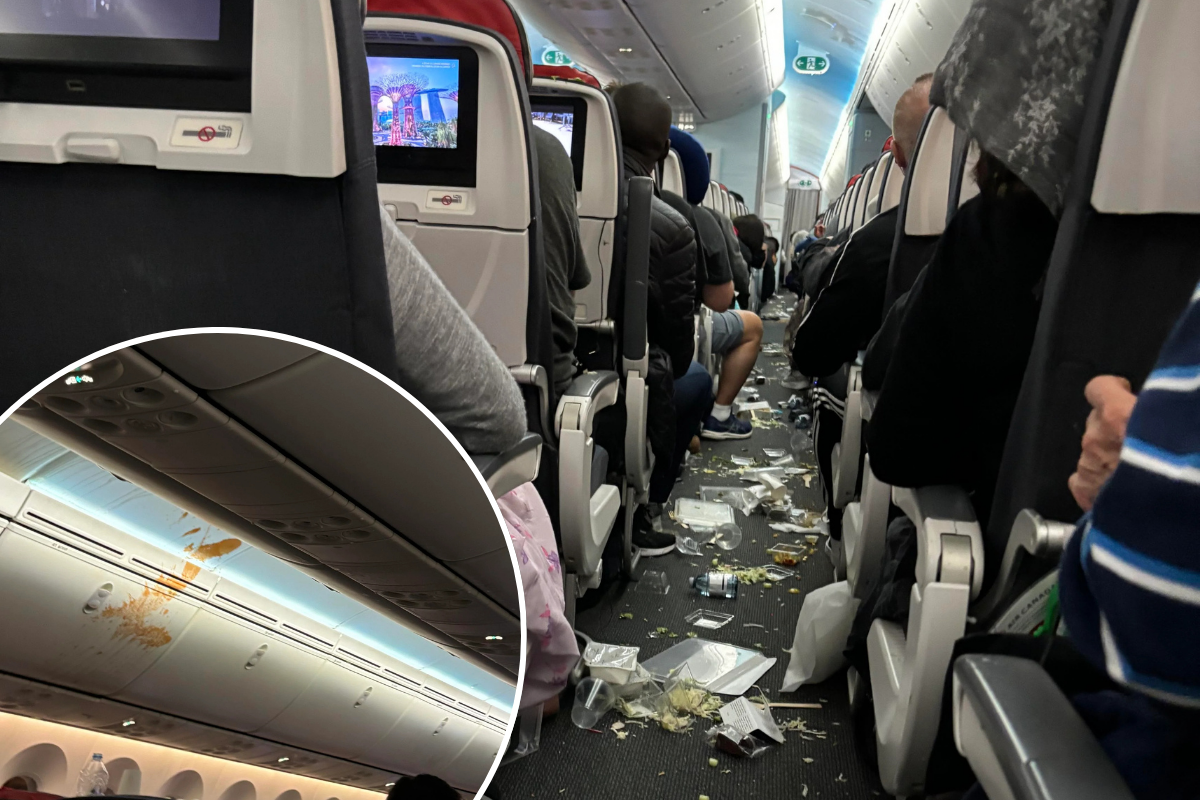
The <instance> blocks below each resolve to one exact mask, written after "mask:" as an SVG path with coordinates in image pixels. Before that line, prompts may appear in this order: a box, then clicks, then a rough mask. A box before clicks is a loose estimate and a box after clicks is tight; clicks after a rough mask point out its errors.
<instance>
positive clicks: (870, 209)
mask: <svg viewBox="0 0 1200 800" xmlns="http://www.w3.org/2000/svg"><path fill="white" fill-rule="evenodd" d="M891 166H892V154H891V153H884V154H883V155H881V156H880V157H879V160H878V161H876V162H875V174H874V176H872V179H871V191H869V192H868V193H867V202H866V205H865V206H864V207H863V224H866V223H868V222H870V221H871V220H873V219H875V217H877V216H878V215H879V200H880V198H881V197H882V196H883V187H884V184H886V183H887V178H888V171H889V170H890V169H891Z"/></svg>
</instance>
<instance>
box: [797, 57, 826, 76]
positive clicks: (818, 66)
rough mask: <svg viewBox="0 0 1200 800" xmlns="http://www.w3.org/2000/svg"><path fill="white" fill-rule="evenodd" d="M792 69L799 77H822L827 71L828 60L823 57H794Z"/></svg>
mask: <svg viewBox="0 0 1200 800" xmlns="http://www.w3.org/2000/svg"><path fill="white" fill-rule="evenodd" d="M792 68H793V69H795V70H796V72H799V73H800V74H801V75H824V74H825V73H826V72H828V71H829V59H827V58H825V56H806V55H799V56H796V60H795V61H793V62H792Z"/></svg>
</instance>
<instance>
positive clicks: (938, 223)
mask: <svg viewBox="0 0 1200 800" xmlns="http://www.w3.org/2000/svg"><path fill="white" fill-rule="evenodd" d="M953 160H954V123H953V122H951V121H950V116H949V115H948V114H947V113H946V110H945V109H944V108H940V107H934V108H933V109H931V110H930V111H929V114H928V115H927V116H926V118H925V124H924V125H923V127H922V128H921V135H920V137H919V138H918V139H917V147H916V150H915V152H914V153H913V157H912V163H911V164H910V165H909V168H908V195H907V200H906V201H905V209H904V211H902V212H901V213H902V214H903V215H904V232H905V234H907V235H909V236H941V235H942V231H943V230H945V228H946V206H947V204H948V203H949V196H950V172H951V166H952V164H953Z"/></svg>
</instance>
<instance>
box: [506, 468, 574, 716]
mask: <svg viewBox="0 0 1200 800" xmlns="http://www.w3.org/2000/svg"><path fill="white" fill-rule="evenodd" d="M497 503H498V504H499V506H500V513H501V514H503V515H504V521H505V522H506V523H508V535H509V537H510V538H511V539H512V542H513V549H514V550H515V551H516V554H517V565H518V566H519V567H520V570H521V582H522V584H523V588H524V591H525V616H526V619H525V626H526V629H527V631H528V634H529V635H528V642H527V645H528V647H527V651H526V662H525V684H524V687H523V689H522V692H521V708H529V707H531V706H536V705H539V704H541V703H544V702H546V701H547V700H549V699H550V698H551V697H554V696H555V695H557V694H558V693H559V692H561V691H562V690H563V689H564V688H565V687H566V685H567V675H568V674H569V673H570V671H571V669H572V668H573V667H574V666H575V662H576V661H578V659H579V644H578V643H577V642H576V641H575V632H574V631H572V630H571V626H570V625H569V624H568V623H567V618H566V615H565V613H564V612H565V608H566V603H565V600H564V597H563V575H562V564H560V563H559V560H558V546H557V545H556V544H555V541H554V527H553V526H552V525H551V523H550V515H549V514H548V513H547V512H546V506H545V505H544V504H543V503H542V498H541V496H540V495H538V493H537V490H536V489H534V488H533V484H531V483H527V484H525V485H524V486H518V487H517V488H516V489H513V490H512V491H511V492H509V493H508V494H506V495H504V497H501V498H500V499H499V500H498V501H497Z"/></svg>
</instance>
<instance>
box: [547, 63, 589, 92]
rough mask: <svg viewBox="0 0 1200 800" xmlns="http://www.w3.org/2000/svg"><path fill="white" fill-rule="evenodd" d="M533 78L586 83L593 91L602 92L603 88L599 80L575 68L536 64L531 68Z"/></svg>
mask: <svg viewBox="0 0 1200 800" xmlns="http://www.w3.org/2000/svg"><path fill="white" fill-rule="evenodd" d="M533 77H535V78H550V79H551V80H556V81H574V82H575V83H586V84H587V85H588V86H591V87H592V88H593V89H599V90H601V91H604V87H603V86H601V85H600V80H599V78H597V77H596V76H595V75H592V74H590V73H587V72H584V71H583V70H581V69H576V68H575V67H553V66H549V65H547V64H537V65H535V66H534V68H533Z"/></svg>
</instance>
